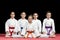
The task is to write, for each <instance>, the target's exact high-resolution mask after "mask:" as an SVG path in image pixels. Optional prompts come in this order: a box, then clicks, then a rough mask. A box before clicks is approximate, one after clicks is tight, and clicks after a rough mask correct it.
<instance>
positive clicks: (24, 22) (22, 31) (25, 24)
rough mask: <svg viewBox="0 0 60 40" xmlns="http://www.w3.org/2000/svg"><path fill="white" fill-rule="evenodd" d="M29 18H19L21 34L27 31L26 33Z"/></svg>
mask: <svg viewBox="0 0 60 40" xmlns="http://www.w3.org/2000/svg"><path fill="white" fill-rule="evenodd" d="M27 22H28V21H27V20H26V19H19V20H18V23H19V27H20V28H19V29H20V30H19V31H20V32H21V35H25V33H26V27H27ZM21 27H22V29H21Z"/></svg>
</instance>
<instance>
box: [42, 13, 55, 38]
mask: <svg viewBox="0 0 60 40" xmlns="http://www.w3.org/2000/svg"><path fill="white" fill-rule="evenodd" d="M46 17H47V18H45V19H44V21H43V34H47V35H48V36H49V37H55V24H54V20H53V19H52V18H51V12H47V14H46Z"/></svg>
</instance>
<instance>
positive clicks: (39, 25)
mask: <svg viewBox="0 0 60 40" xmlns="http://www.w3.org/2000/svg"><path fill="white" fill-rule="evenodd" d="M38 28H39V32H41V21H40V20H39V21H38Z"/></svg>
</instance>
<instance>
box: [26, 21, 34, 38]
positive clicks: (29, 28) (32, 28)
mask: <svg viewBox="0 0 60 40" xmlns="http://www.w3.org/2000/svg"><path fill="white" fill-rule="evenodd" d="M34 27H35V25H34V24H33V22H32V23H31V24H30V23H29V22H28V23H27V28H26V30H27V31H29V30H30V31H31V30H34V31H35V28H34ZM27 34H28V33H27ZM32 35H34V36H35V34H34V32H33V33H32V34H31V35H28V37H31V38H32Z"/></svg>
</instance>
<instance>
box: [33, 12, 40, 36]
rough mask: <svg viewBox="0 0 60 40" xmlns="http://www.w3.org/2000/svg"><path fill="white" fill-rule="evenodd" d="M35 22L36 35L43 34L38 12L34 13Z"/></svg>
mask: <svg viewBox="0 0 60 40" xmlns="http://www.w3.org/2000/svg"><path fill="white" fill-rule="evenodd" d="M33 18H34V19H33V23H34V25H35V35H36V37H39V36H40V34H41V21H40V20H39V19H38V14H37V13H34V14H33Z"/></svg>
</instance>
